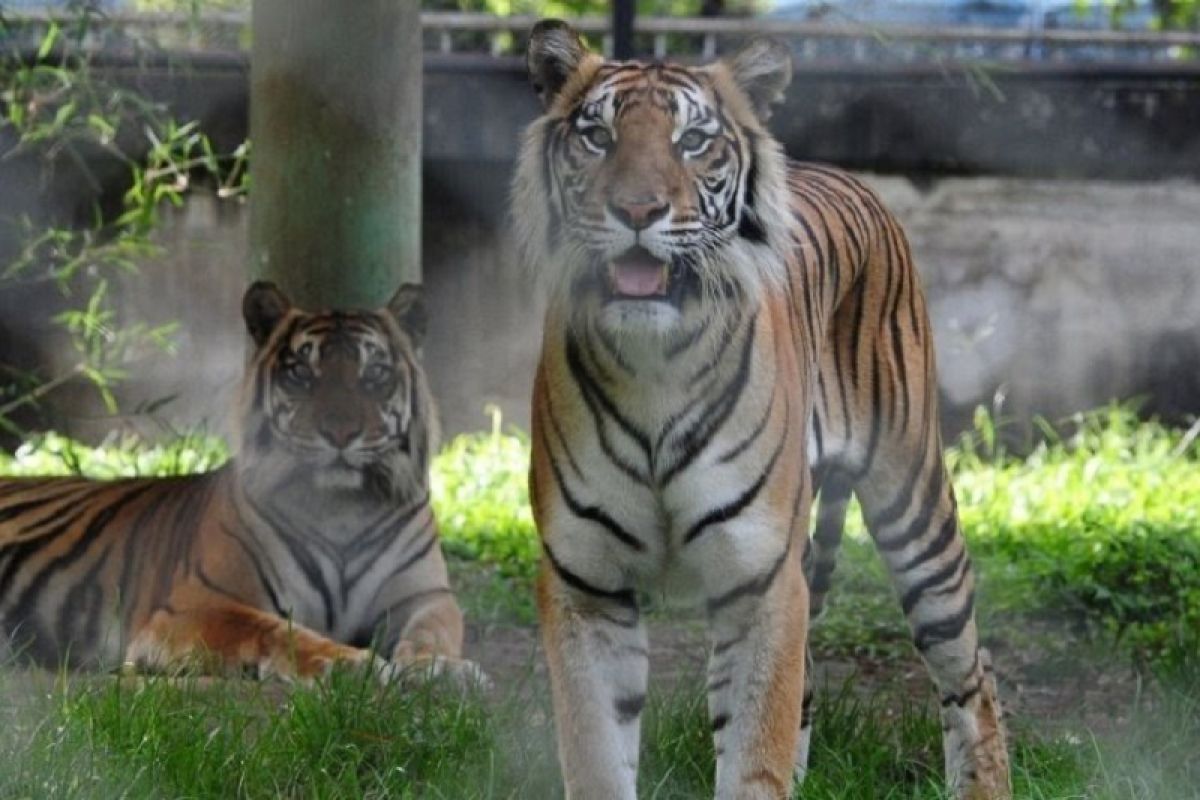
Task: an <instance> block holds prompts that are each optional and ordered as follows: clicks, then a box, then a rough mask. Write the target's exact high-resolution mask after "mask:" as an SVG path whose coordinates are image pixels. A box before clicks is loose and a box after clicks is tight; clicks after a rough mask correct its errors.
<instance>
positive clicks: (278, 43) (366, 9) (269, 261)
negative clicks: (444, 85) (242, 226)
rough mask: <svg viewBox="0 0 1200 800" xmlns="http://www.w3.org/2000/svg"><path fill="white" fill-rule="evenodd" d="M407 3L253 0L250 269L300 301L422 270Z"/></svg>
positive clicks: (377, 290) (413, 40)
mask: <svg viewBox="0 0 1200 800" xmlns="http://www.w3.org/2000/svg"><path fill="white" fill-rule="evenodd" d="M419 10H420V7H419V3H418V2H417V0H254V4H253V13H252V35H253V45H252V49H251V69H250V136H251V141H252V145H253V151H252V157H251V181H252V183H251V191H250V253H251V263H250V266H249V272H250V277H251V278H266V279H268V280H273V281H275V282H276V283H277V284H279V285H280V286H281V287H282V288H283V289H284V290H285V291H286V292H288V293H289V294H290V295H291V297H292V300H293V301H294V302H296V303H297V304H299V305H301V306H308V307H333V306H342V307H355V306H357V307H372V306H378V305H382V304H383V303H384V302H386V301H387V299H388V298H389V297H390V296H391V295H392V293H393V292H394V291H395V289H396V286H397V285H398V284H399V283H400V282H401V281H420V279H421V260H420V258H421V25H420V16H419Z"/></svg>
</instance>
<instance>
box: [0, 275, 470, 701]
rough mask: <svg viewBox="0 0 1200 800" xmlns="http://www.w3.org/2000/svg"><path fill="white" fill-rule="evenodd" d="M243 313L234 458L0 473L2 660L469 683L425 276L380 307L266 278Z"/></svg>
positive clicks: (253, 291)
mask: <svg viewBox="0 0 1200 800" xmlns="http://www.w3.org/2000/svg"><path fill="white" fill-rule="evenodd" d="M243 313H244V317H245V321H246V327H247V329H248V330H249V332H250V335H251V337H252V338H253V340H254V343H255V345H256V351H255V353H254V356H253V360H252V363H251V364H250V366H249V368H248V370H247V372H246V375H245V378H244V381H243V385H242V392H241V398H240V405H239V410H240V415H239V424H240V448H239V452H238V455H237V456H236V458H235V459H234V460H232V461H231V462H230V463H228V464H226V465H225V466H224V467H222V468H221V469H219V470H217V471H215V472H212V473H209V474H205V475H195V476H190V477H182V478H168V479H157V478H148V479H131V480H117V481H111V482H100V481H91V480H85V479H81V478H46V479H26V480H5V481H2V482H0V622H2V624H3V631H4V632H5V633H6V634H7V637H5V638H6V639H7V642H6V643H5V644H4V646H7V647H8V648H9V650H10V653H9V657H10V658H16V659H18V660H20V659H25V658H28V659H32V660H33V661H35V662H38V663H41V664H43V665H47V666H52V667H53V666H58V665H60V664H66V665H67V666H70V667H81V668H104V667H107V666H111V665H115V664H121V663H124V662H135V663H137V664H141V665H144V666H147V667H151V668H163V667H168V666H172V665H178V664H181V663H184V662H197V661H199V662H200V663H201V664H202V666H205V667H208V668H221V669H230V668H232V669H250V670H257V671H258V672H259V673H260V674H274V675H279V676H283V677H287V678H299V679H307V678H312V677H314V676H318V675H320V674H322V673H324V672H326V671H327V670H328V669H329V668H330V667H331V666H332V665H333V664H334V663H336V662H359V663H362V662H368V661H372V660H374V665H375V666H376V667H378V668H380V671H381V674H383V675H391V674H393V673H396V672H398V671H401V670H402V669H403V668H407V667H409V666H417V667H424V668H428V669H430V670H433V671H442V670H447V669H448V670H450V671H452V672H454V673H455V674H456V675H457V676H459V677H462V678H465V679H469V680H474V679H475V678H477V677H478V676H476V675H475V671H474V667H473V665H471V664H470V663H469V662H466V661H463V660H461V658H460V656H461V651H462V638H463V622H462V614H461V613H460V611H459V607H458V604H457V603H456V601H455V598H454V595H453V594H451V591H450V587H449V584H448V582H447V576H446V565H445V562H444V561H443V559H442V553H441V549H440V547H439V544H438V538H437V532H436V528H435V524H434V519H433V514H432V512H431V510H430V505H429V481H428V467H429V458H430V452H431V450H432V449H433V447H434V446H435V441H436V433H437V432H436V422H435V418H434V406H433V401H432V398H431V396H430V392H429V387H428V384H427V382H426V378H425V374H424V372H423V371H422V369H421V366H420V364H419V363H418V360H417V348H418V347H419V346H420V342H421V337H422V335H423V333H424V325H425V317H424V307H423V304H422V301H421V295H420V289H419V287H417V286H414V285H405V286H403V287H401V289H400V290H399V291H398V292H397V293H396V295H395V298H394V299H393V300H392V301H391V303H390V304H389V306H388V307H387V308H385V309H380V310H377V311H345V312H343V311H331V312H322V313H309V312H306V311H301V310H299V309H296V308H292V307H291V306H290V303H289V302H288V300H287V299H286V298H285V297H284V295H283V294H282V293H281V292H280V291H279V290H278V289H276V288H275V287H274V286H273V285H271V284H268V283H256V284H254V285H253V286H251V287H250V289H249V290H248V291H247V292H246V295H245V298H244V301H243ZM368 645H372V647H371V648H368ZM373 652H378V653H381V654H386V655H390V661H388V662H385V661H383V660H382V659H379V658H378V657H377V656H374V655H372V653H373Z"/></svg>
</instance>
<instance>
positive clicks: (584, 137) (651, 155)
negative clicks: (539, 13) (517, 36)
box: [513, 20, 791, 333]
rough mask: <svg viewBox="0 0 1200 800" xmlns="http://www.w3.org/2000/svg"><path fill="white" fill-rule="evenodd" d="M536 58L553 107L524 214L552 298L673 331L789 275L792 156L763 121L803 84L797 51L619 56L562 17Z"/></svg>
mask: <svg viewBox="0 0 1200 800" xmlns="http://www.w3.org/2000/svg"><path fill="white" fill-rule="evenodd" d="M527 62H528V67H529V72H530V77H531V79H532V81H533V84H534V87H535V88H536V89H537V91H538V94H539V95H540V97H541V99H542V102H543V104H544V106H545V113H544V114H543V115H542V116H541V117H540V118H539V119H538V120H536V121H535V122H534V123H533V124H532V125H531V126H530V127H529V130H528V131H527V133H526V136H525V141H524V144H523V147H522V152H521V156H520V162H519V165H518V168H517V175H516V179H515V182H514V189H513V200H514V214H515V218H516V222H517V227H518V235H519V238H520V243H521V245H522V249H523V251H524V257H525V258H526V260H527V261H528V262H529V264H530V266H531V267H533V268H534V269H535V270H536V271H537V273H538V276H539V278H540V279H541V280H543V281H545V282H547V283H548V284H549V285H550V287H551V292H552V293H553V294H552V296H557V298H558V299H559V300H560V301H562V302H565V303H567V304H568V307H570V308H571V309H572V310H573V311H574V312H575V313H576V314H581V313H582V314H584V315H593V316H595V317H596V318H597V319H598V321H599V322H600V323H601V324H602V325H604V326H606V327H609V328H611V329H614V330H624V331H636V330H644V331H645V330H649V331H657V332H660V333H661V332H666V331H669V330H671V329H673V328H674V327H675V326H676V325H677V324H678V323H679V321H680V320H681V318H682V317H683V316H684V315H685V314H687V312H688V311H689V309H691V308H694V307H698V305H699V304H702V303H704V302H708V301H713V300H720V299H721V298H730V297H738V296H752V295H754V294H755V293H756V292H761V291H763V290H764V289H765V288H766V287H767V286H770V285H772V284H777V283H778V282H779V281H781V280H782V277H783V272H784V266H783V253H784V252H785V249H786V240H787V236H788V225H787V221H786V213H787V210H786V166H785V163H784V158H783V155H782V152H781V150H780V148H779V145H778V144H777V143H776V142H775V140H774V139H772V138H771V136H770V135H769V134H768V133H767V131H766V129H765V127H764V125H763V122H764V120H765V119H766V118H767V116H768V115H769V109H770V106H771V104H772V103H774V102H776V101H778V100H779V99H780V98H781V97H782V94H783V91H784V89H786V88H787V85H788V83H789V81H790V80H791V58H790V55H789V53H788V51H787V49H786V48H785V47H783V46H782V45H778V44H775V43H772V42H767V41H757V42H754V43H752V44H750V45H749V46H747V47H746V48H745V49H743V50H742V51H741V52H739V53H738V54H737V55H736V56H734V57H733V58H731V59H729V60H727V61H719V62H717V63H714V64H710V65H707V66H703V67H684V66H678V65H674V64H660V63H651V64H646V63H639V62H609V61H605V60H603V59H602V58H600V57H599V56H597V55H594V54H592V53H590V52H588V50H587V49H586V47H585V45H584V44H583V42H582V40H581V39H580V37H579V35H578V34H577V33H576V32H575V31H574V30H572V29H571V28H570V27H569V26H568V25H566V24H565V23H563V22H559V21H555V20H551V21H544V22H540V23H538V24H537V25H536V26H535V27H534V29H533V31H532V33H531V34H530V41H529V50H528V54H527Z"/></svg>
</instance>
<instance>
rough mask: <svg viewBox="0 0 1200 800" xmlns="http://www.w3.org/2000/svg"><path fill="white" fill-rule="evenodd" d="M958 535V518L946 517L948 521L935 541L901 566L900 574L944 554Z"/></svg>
mask: <svg viewBox="0 0 1200 800" xmlns="http://www.w3.org/2000/svg"><path fill="white" fill-rule="evenodd" d="M957 534H958V518H957V517H956V516H955V515H954V514H950V516H948V517H946V521H945V522H943V523H942V528H941V530H939V531H938V535H937V536H936V537H934V539H933V541H931V542H930V543H929V544H927V545H925V547H924V549H922V550H921V552H919V553H917V554H916V555H915V556H913V557H912V558H910V559H909V560H908V561H906V562H904V563H903V564H901V565H900V570H899V571H900V572H908V571H909V570H910V569H913V568H915V567H918V566H920V565H921V564H923V563H925V562H926V561H928V560H929V559H931V558H933V557H934V556H936V555H937V554H939V553H941V552H943V551H944V550H945V549H946V548H947V547H949V546H950V543H951V542H953V541H954V537H955V536H956V535H957Z"/></svg>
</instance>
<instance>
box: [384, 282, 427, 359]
mask: <svg viewBox="0 0 1200 800" xmlns="http://www.w3.org/2000/svg"><path fill="white" fill-rule="evenodd" d="M387 310H388V313H390V314H391V315H392V316H393V317H394V318H395V319H396V322H397V323H399V325H400V328H401V330H403V331H404V332H405V333H407V334H408V338H410V339H412V343H413V347H417V348H419V347H420V346H421V345H422V344H423V343H424V341H425V329H426V328H427V326H428V324H429V315H428V313H427V312H426V310H425V290H424V289H423V288H422V287H421V285H420V284H418V283H405V284H401V286H400V288H399V289H397V290H396V294H394V295H393V296H392V299H391V300H389V301H388V304H387Z"/></svg>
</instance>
